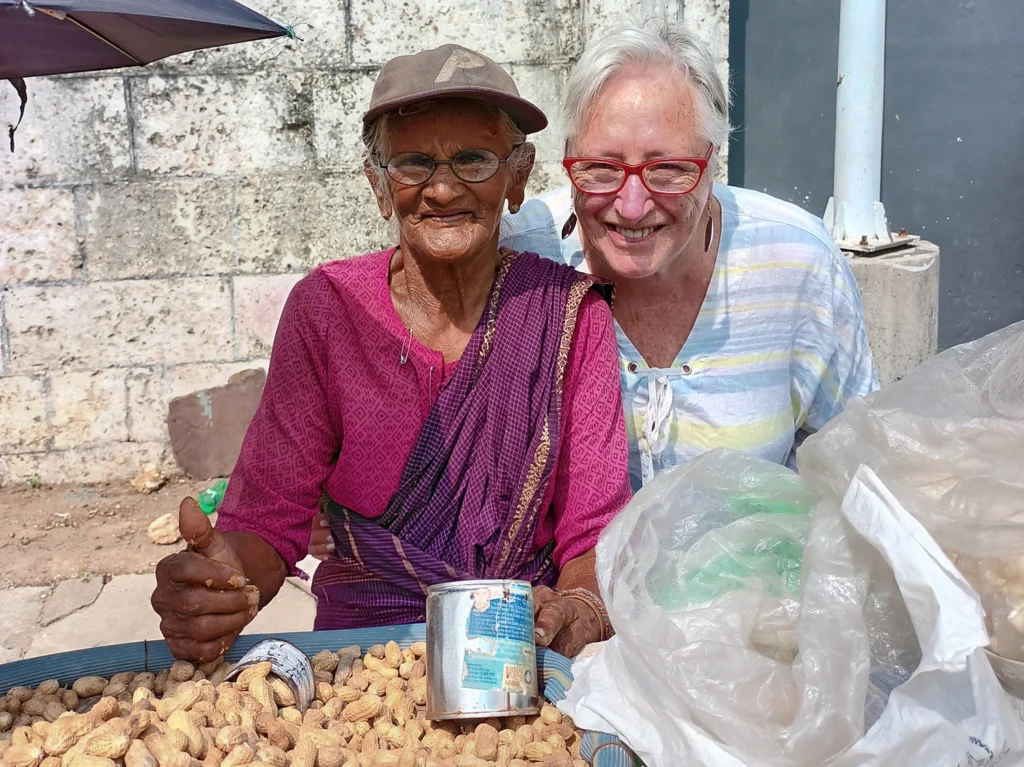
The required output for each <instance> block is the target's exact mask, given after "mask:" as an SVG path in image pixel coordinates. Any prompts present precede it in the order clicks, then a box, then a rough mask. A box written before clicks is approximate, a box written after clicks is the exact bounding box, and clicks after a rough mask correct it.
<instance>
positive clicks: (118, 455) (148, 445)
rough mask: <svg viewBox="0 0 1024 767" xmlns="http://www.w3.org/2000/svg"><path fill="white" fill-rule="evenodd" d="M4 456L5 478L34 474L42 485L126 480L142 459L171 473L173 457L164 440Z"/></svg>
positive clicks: (12, 479) (16, 478) (131, 475)
mask: <svg viewBox="0 0 1024 767" xmlns="http://www.w3.org/2000/svg"><path fill="white" fill-rule="evenodd" d="M5 458H6V464H7V466H6V469H3V467H0V470H3V471H5V472H6V477H7V479H6V481H8V482H21V481H24V478H25V477H32V476H38V477H39V480H40V481H41V482H42V483H43V484H45V485H58V484H62V483H67V482H80V483H82V484H90V483H94V482H114V481H117V480H129V479H131V478H132V477H134V476H135V474H136V473H137V472H138V470H139V467H140V466H141V465H142V464H144V463H155V464H156V465H157V466H159V467H160V469H161V470H162V471H164V472H165V473H167V474H173V473H174V471H175V470H176V468H177V467H176V465H175V463H174V457H173V456H172V455H171V452H170V448H169V446H168V445H167V443H166V442H141V443H140V442H113V443H110V444H108V445H97V446H96V447H76V448H74V449H72V450H51V451H49V452H42V453H14V454H11V455H8V456H5Z"/></svg>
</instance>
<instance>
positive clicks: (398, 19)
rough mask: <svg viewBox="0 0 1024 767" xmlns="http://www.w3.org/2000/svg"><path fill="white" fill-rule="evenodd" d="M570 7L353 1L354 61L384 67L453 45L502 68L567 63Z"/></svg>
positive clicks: (559, 1)
mask: <svg viewBox="0 0 1024 767" xmlns="http://www.w3.org/2000/svg"><path fill="white" fill-rule="evenodd" d="M574 6H575V3H574V2H570V0H523V2H515V3H512V2H487V3H481V2H479V0H419V2H416V3H401V4H398V3H393V4H392V3H380V2H377V0H352V3H351V19H352V24H351V28H352V62H353V63H354V64H360V65H364V64H383V63H384V62H385V61H387V60H388V59H390V58H391V57H393V56H396V55H398V54H399V53H412V52H413V51H420V50H424V49H427V48H435V47H437V46H439V45H443V44H444V43H451V42H458V43H459V44H461V45H465V46H467V47H468V48H472V49H473V50H477V51H480V52H481V53H484V54H486V55H487V56H489V57H490V58H492V59H494V60H495V61H498V62H503V63H505V62H513V61H517V62H526V61H562V60H567V59H569V58H571V57H573V56H575V55H577V54H578V52H579V51H578V48H579V25H578V19H577V17H576V15H575V13H573V11H574Z"/></svg>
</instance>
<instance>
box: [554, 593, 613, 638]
mask: <svg viewBox="0 0 1024 767" xmlns="http://www.w3.org/2000/svg"><path fill="white" fill-rule="evenodd" d="M558 594H559V596H563V597H566V598H568V599H576V600H578V601H580V602H583V603H584V604H585V605H587V606H588V607H589V608H590V609H591V610H593V611H594V615H596V616H597V621H598V624H599V625H600V626H601V636H600V638H599V639H598V641H599V642H603V641H605V640H607V639H611V638H612V637H613V636H614V635H615V629H614V628H613V627H612V622H611V619H610V618H609V617H608V611H607V610H606V609H605V607H604V603H603V602H602V601H601V599H600V597H598V596H597V594H595V593H594V592H593V591H591V590H590V589H582V588H577V589H566V590H565V591H559V592H558Z"/></svg>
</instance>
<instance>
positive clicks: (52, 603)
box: [39, 578, 103, 626]
mask: <svg viewBox="0 0 1024 767" xmlns="http://www.w3.org/2000/svg"><path fill="white" fill-rule="evenodd" d="M101 591H103V579H102V578H88V579H85V578H75V579H74V580H70V581H61V582H60V583H58V584H57V586H56V588H54V590H53V593H52V594H50V595H49V596H48V597H47V598H46V601H45V602H44V603H43V615H42V618H41V619H40V621H39V622H40V624H41V625H43V626H49V625H50V624H51V623H56V622H57V621H59V620H60V619H61V618H64V617H67V616H68V615H71V613H73V612H76V611H77V610H81V609H82V608H83V607H88V606H89V605H91V604H92V603H93V602H95V601H96V598H97V597H99V595H100V592H101Z"/></svg>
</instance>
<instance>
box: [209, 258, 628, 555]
mask: <svg viewBox="0 0 1024 767" xmlns="http://www.w3.org/2000/svg"><path fill="white" fill-rule="evenodd" d="M393 252H394V250H387V251H382V252H379V253H372V254H369V255H365V256H360V257H358V258H353V259H348V260H345V261H335V262H332V263H329V264H324V265H323V266H320V267H318V268H316V269H314V270H313V271H312V272H310V274H309V275H307V276H306V277H305V278H304V279H303V280H301V281H300V282H299V283H298V284H297V285H296V286H295V288H294V289H293V290H292V293H291V295H290V296H289V298H288V301H287V303H286V305H285V308H284V312H283V314H282V316H281V321H280V324H279V326H278V330H277V336H276V339H275V341H274V350H273V354H272V356H271V361H270V371H269V375H268V378H267V386H266V390H265V391H264V394H263V400H262V402H261V403H260V406H259V409H258V410H257V412H256V415H255V417H254V418H253V421H252V424H251V425H250V427H249V431H248V433H247V434H246V437H245V441H244V443H243V445H242V451H241V455H240V457H239V459H238V463H237V464H236V466H235V470H234V472H233V473H232V476H231V481H230V484H229V487H228V491H227V495H226V497H225V499H224V504H223V506H222V507H221V510H220V514H219V519H218V522H217V525H218V527H220V528H221V529H224V530H248V531H251V532H253V533H256V534H258V535H260V536H261V537H263V538H264V539H265V540H267V541H268V542H269V543H270V544H271V545H272V546H273V547H274V548H275V549H276V550H277V551H278V553H279V554H280V555H281V557H282V559H283V560H284V561H285V563H286V564H287V565H288V567H289V568H290V569H292V570H293V571H294V567H295V563H296V562H297V561H298V560H299V559H301V558H302V557H303V556H304V555H305V552H306V548H307V546H308V542H309V529H310V522H311V520H312V517H313V516H314V515H315V514H316V512H317V510H318V507H319V502H320V497H321V493H322V491H326V492H327V494H328V495H329V496H330V497H331V498H332V499H333V500H334V501H335V502H337V503H338V504H340V505H341V506H344V507H347V508H349V509H352V510H354V511H356V512H357V513H359V514H360V515H362V516H364V517H367V518H376V517H379V516H380V515H381V514H383V513H384V511H385V508H386V507H387V505H388V501H389V499H390V498H391V497H392V495H393V494H394V493H395V491H396V490H397V489H398V486H399V481H400V478H401V475H402V470H403V467H404V466H405V464H406V461H407V459H408V457H409V454H410V452H411V450H412V448H413V444H414V442H415V441H416V438H417V435H418V433H419V431H420V429H421V428H422V426H423V424H424V423H425V421H426V419H427V415H428V413H429V411H430V409H431V406H432V404H433V402H434V400H435V399H436V397H437V396H438V393H439V392H440V390H441V388H442V387H443V386H444V385H445V384H446V382H447V381H449V380H450V379H451V376H452V375H453V372H454V370H455V369H456V366H457V365H459V364H462V363H461V361H457V362H454V363H450V364H448V365H445V364H444V360H443V358H442V355H441V354H440V353H439V352H436V351H434V350H432V349H428V348H426V347H424V346H422V345H421V344H419V343H418V342H417V341H416V340H415V339H414V338H413V339H411V340H410V333H409V331H408V330H407V329H406V327H405V326H404V325H403V324H402V321H401V319H400V318H399V316H398V313H397V312H396V311H395V308H394V306H393V304H392V301H391V295H390V289H389V285H388V267H389V263H390V260H391V256H392V254H393ZM523 257H524V258H525V257H530V258H536V257H535V256H526V255H524V256H523ZM617 360H618V352H617V349H616V344H615V331H614V325H613V322H612V315H611V311H610V309H609V307H608V305H607V304H606V303H605V302H604V301H603V300H602V299H601V298H600V296H598V295H597V294H596V293H594V292H591V293H589V294H587V295H586V297H585V298H584V299H583V303H582V305H581V307H580V312H579V318H578V321H577V325H576V330H575V335H574V337H573V343H572V346H571V348H570V351H569V358H568V362H567V366H566V372H565V384H564V400H563V401H564V406H563V408H562V413H561V433H562V435H563V436H562V439H561V440H560V444H559V452H558V454H557V457H556V460H557V464H556V473H555V475H554V477H553V481H552V482H550V483H549V484H548V487H547V490H546V493H545V496H544V499H543V507H544V509H545V511H544V513H543V516H542V517H541V519H540V521H539V523H538V525H537V529H536V536H535V541H534V545H535V547H536V549H537V550H540V549H542V548H543V547H545V546H547V545H548V544H550V543H551V542H552V541H554V543H555V549H554V554H553V559H554V563H555V565H556V566H558V567H559V568H560V567H562V565H564V564H565V562H567V561H569V560H571V559H573V558H574V557H577V556H579V555H580V554H583V553H585V552H586V551H588V550H590V549H591V548H593V547H594V545H595V544H596V543H597V538H598V535H599V534H600V532H601V530H603V529H604V527H605V525H606V524H607V523H608V522H609V521H610V520H611V519H612V517H614V516H615V514H616V513H618V511H619V510H620V509H621V508H622V507H623V506H624V505H625V503H626V502H627V501H628V500H629V497H630V493H629V481H628V469H627V466H628V464H627V444H626V436H625V427H624V423H623V414H622V400H621V396H620V393H619V379H618V368H617V364H618V362H617Z"/></svg>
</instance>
